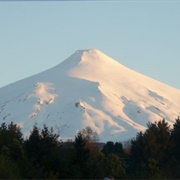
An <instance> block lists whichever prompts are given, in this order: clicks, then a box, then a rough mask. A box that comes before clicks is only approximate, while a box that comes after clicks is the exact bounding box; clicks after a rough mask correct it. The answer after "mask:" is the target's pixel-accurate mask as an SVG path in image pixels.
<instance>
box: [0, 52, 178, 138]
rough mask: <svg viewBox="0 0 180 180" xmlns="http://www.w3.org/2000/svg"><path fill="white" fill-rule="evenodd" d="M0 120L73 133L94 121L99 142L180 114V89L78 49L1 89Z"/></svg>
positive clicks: (128, 134) (131, 134)
mask: <svg viewBox="0 0 180 180" xmlns="http://www.w3.org/2000/svg"><path fill="white" fill-rule="evenodd" d="M0 97H1V98H0V121H1V122H6V123H10V122H11V121H13V122H14V123H16V124H18V125H20V127H22V132H23V133H24V134H25V135H28V133H29V132H30V130H32V127H33V125H34V124H37V125H38V126H39V127H42V126H43V124H46V125H47V126H48V127H53V128H54V129H55V130H59V132H60V136H61V138H63V139H64V138H74V136H75V134H76V132H77V131H78V130H79V129H82V128H84V127H86V126H90V127H91V128H92V129H93V130H95V131H96V132H97V133H98V134H99V137H100V141H109V140H112V141H123V140H127V139H129V138H132V137H135V135H136V133H137V132H138V131H144V130H145V129H146V125H147V122H149V121H150V122H154V121H159V120H162V119H163V118H165V119H166V120H167V122H168V123H169V124H170V125H172V124H173V123H174V122H175V118H177V116H178V115H180V91H179V90H178V89H175V88H173V87H170V86H168V85H166V84H163V83H161V82H158V81H156V80H153V79H151V78H149V77H147V76H144V75H142V74H139V73H137V72H135V71H133V70H131V69H128V68H126V67H125V66H123V65H121V64H119V63H118V62H117V61H115V60H113V59H112V58H110V57H108V56H107V55H105V54H103V53H102V52H100V51H98V50H96V49H90V50H79V51H77V52H75V53H74V54H73V55H71V56H70V57H69V58H68V59H66V60H65V61H64V62H62V63H61V64H59V65H57V66H55V67H53V68H51V69H49V70H47V71H44V72H41V73H39V74H37V75H34V76H31V77H29V78H26V79H23V80H21V81H18V82H15V83H13V84H10V85H8V86H5V87H3V88H0Z"/></svg>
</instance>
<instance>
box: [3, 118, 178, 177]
mask: <svg viewBox="0 0 180 180" xmlns="http://www.w3.org/2000/svg"><path fill="white" fill-rule="evenodd" d="M120 140H121V137H119V142H112V141H109V142H106V143H104V144H102V143H99V142H98V135H97V133H96V132H94V131H93V130H92V129H91V127H86V128H84V129H82V130H80V131H79V132H78V133H77V134H76V135H75V139H74V141H65V142H63V141H62V140H61V137H60V136H59V135H58V134H57V133H55V132H54V130H53V128H51V127H47V126H46V125H44V127H43V128H41V129H40V128H38V127H37V126H36V125H35V126H34V127H33V129H32V131H31V132H30V135H29V137H27V138H24V137H23V134H22V132H21V129H20V128H19V127H18V126H17V125H16V124H14V123H13V122H11V123H10V124H6V123H2V124H1V126H0V179H103V178H105V177H108V178H110V179H180V117H178V118H177V119H175V123H174V125H173V127H170V126H169V125H168V123H167V122H166V121H165V120H164V119H162V120H161V121H158V122H155V123H148V124H147V129H146V131H145V132H139V133H137V135H136V137H134V138H132V139H131V140H129V143H127V144H122V142H121V141H120Z"/></svg>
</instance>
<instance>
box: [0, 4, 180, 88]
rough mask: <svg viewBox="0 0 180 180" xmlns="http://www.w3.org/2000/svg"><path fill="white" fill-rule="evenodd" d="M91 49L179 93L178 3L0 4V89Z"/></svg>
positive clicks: (179, 17)
mask: <svg viewBox="0 0 180 180" xmlns="http://www.w3.org/2000/svg"><path fill="white" fill-rule="evenodd" d="M89 48H96V49H99V50H100V51H102V52H104V53H105V54H107V55H109V56H110V57H112V58H113V59H115V60H118V61H119V62H120V63H121V64H123V65H125V66H127V67H129V68H131V69H133V70H135V71H138V72H140V73H142V74H145V75H147V76H150V77H152V78H154V79H156V80H158V81H161V82H163V83H166V84H168V85H171V86H173V87H175V88H178V89H180V78H179V77H180V1H85V2H83V1H68V2H67V1H66V2H65V1H53V2H51V1H38V2H35V1H31V2H30V1H28V2H25V1H24V2H19V1H16V2H5V1H4V2H0V87H2V86H5V85H7V84H9V83H12V82H15V81H17V80H20V79H23V78H26V77H28V76H31V75H34V74H36V73H39V72H41V71H44V70H47V69H49V68H51V67H53V66H55V65H57V64H59V63H61V62H62V61H63V60H65V59H66V58H67V57H69V56H70V55H71V54H73V53H74V52H75V51H76V50H79V49H89ZM132 78H133V77H132Z"/></svg>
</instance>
